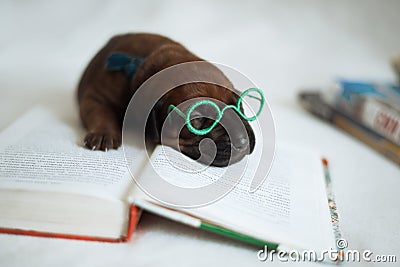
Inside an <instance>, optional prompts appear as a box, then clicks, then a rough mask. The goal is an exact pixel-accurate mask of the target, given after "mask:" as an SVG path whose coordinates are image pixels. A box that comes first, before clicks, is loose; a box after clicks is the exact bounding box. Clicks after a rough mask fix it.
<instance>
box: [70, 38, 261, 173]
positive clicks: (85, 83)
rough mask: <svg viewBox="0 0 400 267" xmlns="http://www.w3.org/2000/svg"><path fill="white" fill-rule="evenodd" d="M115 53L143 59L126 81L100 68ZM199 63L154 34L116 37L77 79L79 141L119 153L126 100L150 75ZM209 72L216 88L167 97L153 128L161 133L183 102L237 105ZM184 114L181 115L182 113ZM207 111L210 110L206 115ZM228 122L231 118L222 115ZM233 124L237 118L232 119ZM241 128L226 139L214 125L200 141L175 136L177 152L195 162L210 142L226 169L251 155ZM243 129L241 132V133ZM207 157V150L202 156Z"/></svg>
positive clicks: (199, 123)
mask: <svg viewBox="0 0 400 267" xmlns="http://www.w3.org/2000/svg"><path fill="white" fill-rule="evenodd" d="M114 52H122V53H125V54H128V55H130V56H132V57H140V58H143V61H142V63H141V64H140V65H139V66H138V68H137V70H136V72H135V74H134V75H133V76H132V77H128V76H127V75H126V74H125V73H124V72H123V71H109V70H107V69H106V68H105V64H106V62H107V58H108V57H109V56H110V54H112V53H114ZM191 61H204V60H203V59H201V58H199V57H197V56H196V55H194V54H192V53H191V52H190V51H188V50H187V49H186V48H185V47H183V46H182V45H181V44H179V43H177V42H175V41H173V40H171V39H169V38H166V37H163V36H160V35H155V34H125V35H118V36H115V37H113V38H111V40H110V41H109V42H108V43H107V44H106V45H105V47H103V48H102V49H101V50H100V51H99V52H98V53H97V55H96V56H95V57H94V58H93V59H92V61H91V62H90V63H89V65H88V67H87V68H86V70H85V72H84V73H83V75H82V78H81V81H80V83H79V86H78V101H79V107H80V116H81V119H82V122H83V124H84V126H85V127H86V129H87V130H88V133H87V135H86V137H85V139H84V142H85V146H86V147H88V148H90V149H93V150H107V149H111V148H118V147H119V146H120V145H121V131H122V123H123V118H124V115H125V111H126V109H127V106H128V104H129V101H130V99H131V98H132V96H133V95H134V94H135V92H136V90H137V89H138V88H139V87H140V86H141V85H142V84H143V83H144V82H145V81H146V80H147V79H148V78H150V77H151V76H152V75H154V74H156V73H157V72H159V71H161V70H163V69H165V68H168V67H170V66H173V65H177V64H180V63H184V62H191ZM211 66H212V65H211V64H210V70H209V72H210V73H211V74H212V75H213V76H214V77H217V79H218V80H219V81H220V84H221V85H222V86H220V85H214V84H209V83H200V82H197V83H190V84H185V85H181V86H179V87H177V88H175V89H173V90H172V91H170V92H168V93H167V94H166V95H164V96H163V97H162V100H160V105H156V106H155V107H154V108H153V110H154V111H155V112H154V114H156V115H155V116H156V117H157V121H158V122H159V123H157V124H156V125H153V128H155V129H156V131H161V128H160V127H161V126H160V125H162V123H163V122H164V120H165V119H166V117H167V115H168V106H169V105H170V104H173V105H175V106H177V105H179V104H181V103H182V102H184V101H186V100H189V99H193V98H198V97H208V98H213V99H216V100H219V101H221V102H223V103H225V104H227V105H229V104H233V105H236V103H237V99H238V95H237V94H235V93H234V92H233V91H231V90H229V89H227V88H233V85H232V84H231V82H230V81H229V80H228V79H227V78H226V77H225V75H224V74H223V73H222V72H221V71H219V70H218V69H217V68H215V67H211ZM182 111H183V112H186V110H182ZM196 112H197V113H199V112H200V113H201V112H207V110H206V109H203V111H202V110H201V109H199V110H196ZM208 112H209V111H208ZM224 117H226V118H224V119H225V120H227V121H228V122H229V120H230V117H232V118H231V119H232V120H233V116H232V114H231V115H229V114H227V115H225V114H224ZM236 121H237V116H236ZM241 122H242V123H243V126H244V127H236V128H237V129H238V130H236V131H234V132H233V133H230V135H228V134H227V132H226V130H225V129H224V127H222V126H221V125H220V124H218V125H217V126H216V127H215V128H214V129H213V130H212V131H211V132H210V133H208V134H207V135H204V136H199V135H195V134H193V133H192V132H190V131H189V130H188V129H187V127H184V128H183V129H182V131H180V132H179V133H178V136H177V137H178V138H179V146H180V149H181V151H182V152H183V153H184V154H186V155H188V156H190V157H192V158H194V159H197V158H199V157H200V155H201V153H200V151H199V148H198V145H199V143H200V141H201V140H202V139H204V138H210V139H211V140H213V141H214V143H215V144H216V148H217V153H216V155H215V157H214V160H213V161H212V164H213V165H215V166H226V165H227V164H228V163H229V160H230V163H234V162H236V161H239V160H240V159H242V158H243V157H244V156H245V155H246V154H249V153H251V152H252V151H253V148H254V145H255V137H254V133H253V131H252V129H251V127H250V125H249V124H248V122H247V121H245V120H243V119H242V120H241ZM211 123H212V120H210V119H205V118H201V114H200V118H196V119H194V120H193V121H192V124H193V126H194V127H196V128H198V129H200V128H205V127H207V126H208V125H210V124H211ZM243 129H245V130H243ZM147 135H151V138H150V140H151V141H152V142H154V143H160V139H159V136H160V133H159V132H158V133H156V134H154V133H151V131H149V133H148V131H147V128H146V137H147ZM206 153H207V151H206Z"/></svg>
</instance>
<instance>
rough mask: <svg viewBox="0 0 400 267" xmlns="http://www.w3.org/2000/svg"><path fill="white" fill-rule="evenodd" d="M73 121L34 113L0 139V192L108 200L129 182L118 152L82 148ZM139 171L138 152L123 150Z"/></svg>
mask: <svg viewBox="0 0 400 267" xmlns="http://www.w3.org/2000/svg"><path fill="white" fill-rule="evenodd" d="M84 134H85V132H84V129H83V127H81V126H80V121H79V118H77V117H75V118H74V119H72V120H69V121H67V120H62V119H60V118H58V117H57V116H56V115H54V114H52V113H51V112H50V111H48V110H46V109H43V108H36V109H33V110H32V111H30V112H28V113H27V114H25V115H24V116H22V117H21V118H20V119H18V120H17V121H16V122H15V123H14V124H13V125H12V126H10V127H9V128H7V129H6V130H5V131H4V132H2V133H1V134H0V179H1V180H0V189H22V190H41V191H59V192H68V193H76V194H85V195H93V196H97V197H102V198H110V199H114V198H115V197H116V196H117V197H119V198H120V197H122V196H123V195H124V194H125V191H126V190H127V188H128V187H129V186H130V184H131V183H133V180H132V179H131V178H130V175H129V171H128V168H127V165H126V160H125V157H124V153H123V149H122V148H119V149H118V150H109V151H107V152H104V151H91V150H89V149H86V148H84V147H83V145H82V143H83V141H82V140H83V137H84ZM125 150H126V152H127V154H129V155H130V156H132V157H133V158H131V159H130V160H131V162H132V161H133V162H136V163H137V166H138V167H139V166H140V165H141V164H142V163H143V161H144V160H145V158H146V157H145V154H144V152H143V151H139V150H137V149H135V148H134V147H125Z"/></svg>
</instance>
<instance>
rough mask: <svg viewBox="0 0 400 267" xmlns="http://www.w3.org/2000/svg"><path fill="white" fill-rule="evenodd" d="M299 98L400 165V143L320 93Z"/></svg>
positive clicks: (318, 113)
mask: <svg viewBox="0 0 400 267" xmlns="http://www.w3.org/2000/svg"><path fill="white" fill-rule="evenodd" d="M299 100H300V103H301V104H302V106H304V108H305V109H307V110H308V111H309V112H311V113H312V114H314V115H316V116H317V117H319V118H321V119H324V120H325V121H328V122H330V123H332V124H333V125H335V126H337V127H338V128H340V129H342V130H344V131H346V132H347V133H349V134H350V135H352V136H353V137H356V138H357V139H359V140H360V141H362V142H364V143H365V144H367V145H368V146H370V147H371V148H373V149H374V150H376V151H377V152H379V153H381V154H382V155H384V156H385V157H387V158H388V159H390V160H392V161H393V162H395V163H397V164H399V165H400V147H399V146H398V145H396V144H395V143H393V142H391V141H389V140H387V139H386V138H385V137H383V136H382V135H380V134H378V133H376V132H374V131H373V130H371V129H369V128H367V127H366V126H364V125H362V124H361V123H359V122H358V121H356V120H354V119H353V118H351V117H350V116H348V115H347V114H346V113H343V112H340V111H339V110H337V109H334V108H332V107H331V106H330V105H329V104H327V103H326V102H325V101H324V100H323V99H322V97H321V96H320V95H319V93H308V92H304V93H301V94H300V95H299Z"/></svg>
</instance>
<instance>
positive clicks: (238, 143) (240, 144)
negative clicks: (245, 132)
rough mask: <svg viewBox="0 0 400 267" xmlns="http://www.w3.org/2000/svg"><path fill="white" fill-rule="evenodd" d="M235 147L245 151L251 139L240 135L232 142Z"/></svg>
mask: <svg viewBox="0 0 400 267" xmlns="http://www.w3.org/2000/svg"><path fill="white" fill-rule="evenodd" d="M232 145H233V147H234V148H235V149H236V150H239V151H243V150H245V149H246V148H247V147H248V145H249V140H248V139H247V138H246V137H239V138H237V139H235V140H234V141H233V142H232Z"/></svg>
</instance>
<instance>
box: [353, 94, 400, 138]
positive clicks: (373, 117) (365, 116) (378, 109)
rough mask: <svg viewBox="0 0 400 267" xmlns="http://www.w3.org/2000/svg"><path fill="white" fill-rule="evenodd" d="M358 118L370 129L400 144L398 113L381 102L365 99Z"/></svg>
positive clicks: (399, 117) (399, 115)
mask: <svg viewBox="0 0 400 267" xmlns="http://www.w3.org/2000/svg"><path fill="white" fill-rule="evenodd" d="M359 118H360V120H361V122H362V123H364V124H365V125H366V126H368V127H369V128H371V129H372V130H374V131H376V132H378V133H380V134H381V135H383V136H384V137H386V138H387V139H389V140H391V141H392V142H394V143H396V144H397V145H400V113H399V112H397V111H396V110H394V109H392V108H390V107H388V106H386V105H385V104H383V103H380V102H378V101H374V100H372V99H366V101H365V102H364V104H363V107H362V111H361V114H360V117H359Z"/></svg>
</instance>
